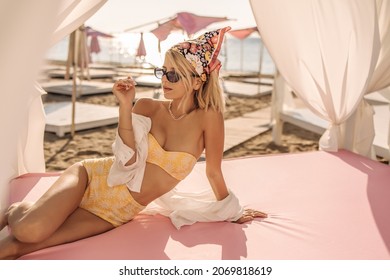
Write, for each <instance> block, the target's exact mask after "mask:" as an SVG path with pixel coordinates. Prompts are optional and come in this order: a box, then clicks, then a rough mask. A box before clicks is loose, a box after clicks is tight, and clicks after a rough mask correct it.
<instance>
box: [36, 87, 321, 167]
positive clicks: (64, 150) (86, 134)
mask: <svg viewBox="0 0 390 280" xmlns="http://www.w3.org/2000/svg"><path fill="white" fill-rule="evenodd" d="M144 90H148V88H146V87H138V88H137V91H144ZM69 100H70V98H69V96H62V95H57V94H46V95H44V96H43V101H44V103H45V102H59V101H69ZM77 101H79V102H86V103H92V104H101V105H107V106H117V105H118V104H117V101H116V99H115V96H114V95H113V94H98V95H92V96H81V97H79V98H78V99H77ZM270 104H271V95H270V94H268V95H264V96H260V97H256V98H247V97H236V96H227V98H226V110H225V113H224V117H225V119H226V120H228V119H231V118H236V117H239V116H241V115H243V114H245V113H248V112H252V111H255V110H259V109H264V108H267V107H269V106H270ZM243 125H245V124H243ZM115 133H116V125H108V126H102V127H98V128H94V129H88V130H83V131H77V132H76V133H75V136H74V137H73V138H72V137H71V136H70V134H66V135H65V136H63V137H58V136H57V135H56V134H54V133H51V132H45V135H44V153H45V162H46V170H47V171H62V170H64V169H66V168H67V167H68V166H69V165H71V164H73V163H75V162H78V161H80V160H82V159H86V158H97V157H106V156H112V148H111V145H112V143H113V141H114V138H115ZM319 138H320V135H318V134H315V133H313V132H310V131H306V130H304V129H301V128H299V127H296V126H294V125H291V124H288V123H286V124H285V125H284V130H283V135H282V144H281V145H276V144H274V143H273V141H272V134H271V130H268V131H266V132H264V133H261V134H259V135H256V136H255V137H253V138H250V139H247V140H246V141H244V142H242V143H241V144H239V145H237V146H235V147H232V148H230V149H229V150H227V151H225V153H224V158H226V159H229V158H235V157H246V156H255V155H267V154H274V153H291V152H305V151H313V150H318V140H319Z"/></svg>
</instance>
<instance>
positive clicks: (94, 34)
mask: <svg viewBox="0 0 390 280" xmlns="http://www.w3.org/2000/svg"><path fill="white" fill-rule="evenodd" d="M85 30H86V33H87V37H91V43H90V46H89V51H90V53H96V54H97V53H100V50H101V49H100V44H99V37H102V38H113V37H114V36H112V35H110V34H107V33H104V32H101V31H98V30H95V29H93V28H92V27H90V26H87V27H85Z"/></svg>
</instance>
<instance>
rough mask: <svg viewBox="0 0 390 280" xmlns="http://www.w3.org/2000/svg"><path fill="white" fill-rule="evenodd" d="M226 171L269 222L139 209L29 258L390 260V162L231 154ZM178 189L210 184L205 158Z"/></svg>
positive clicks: (27, 195) (32, 195)
mask: <svg viewBox="0 0 390 280" xmlns="http://www.w3.org/2000/svg"><path fill="white" fill-rule="evenodd" d="M222 169H223V172H224V174H225V179H226V183H227V185H228V186H229V187H230V188H231V189H232V190H233V191H234V192H235V194H236V195H237V197H238V198H239V200H240V202H241V204H242V205H243V206H245V207H249V208H254V209H259V210H262V211H265V212H267V213H268V214H269V217H268V218H267V219H264V220H260V219H256V220H255V221H253V222H250V223H247V224H235V223H228V222H212V223H195V224H194V225H191V226H184V227H182V228H181V229H180V230H177V229H176V228H175V227H174V226H173V225H172V224H171V222H170V220H169V219H168V218H166V217H163V216H161V215H155V216H148V215H138V216H137V217H135V219H134V220H133V221H131V222H129V223H127V224H125V225H123V226H121V227H118V228H116V229H114V230H111V231H109V232H106V233H103V234H100V235H97V236H94V237H90V238H86V239H83V240H80V241H76V242H72V243H69V244H65V245H60V246H55V247H52V248H47V249H44V250H40V251H37V252H34V253H31V254H28V255H25V256H23V257H21V259H23V260H32V259H44V260H49V259H77V260H80V259H88V260H93V259H102V260H108V259H114V260H169V259H171V260H239V259H243V260H389V259H390V223H389V222H388V213H390V188H389V185H388V182H390V166H388V165H385V164H382V163H379V162H377V161H373V160H371V159H368V158H365V157H362V156H359V155H356V154H353V153H351V152H348V151H343V150H341V151H339V152H336V153H328V152H323V151H315V152H305V153H296V154H278V155H268V156H256V157H248V158H240V159H232V160H224V161H223V163H222ZM58 175H59V173H39V174H26V175H23V176H20V177H18V178H16V179H14V180H13V181H12V182H11V185H10V201H9V202H10V203H12V202H15V201H20V200H28V201H34V200H36V199H37V198H38V197H39V196H40V195H41V194H42V193H43V192H44V191H45V190H46V189H47V188H48V187H49V186H50V185H51V183H53V182H54V180H56V179H57V177H58ZM177 188H178V189H179V190H184V191H202V190H204V189H206V188H209V185H208V182H207V177H206V176H205V163H204V162H198V163H197V164H196V166H195V169H194V171H193V172H192V173H191V174H190V175H189V176H188V177H187V178H186V179H185V180H183V181H182V182H180V184H179V185H178V187H177Z"/></svg>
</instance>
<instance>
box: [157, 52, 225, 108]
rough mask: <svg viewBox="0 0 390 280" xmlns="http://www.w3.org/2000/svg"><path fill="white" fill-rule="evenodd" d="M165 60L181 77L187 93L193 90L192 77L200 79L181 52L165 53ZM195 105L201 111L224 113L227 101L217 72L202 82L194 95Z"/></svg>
mask: <svg viewBox="0 0 390 280" xmlns="http://www.w3.org/2000/svg"><path fill="white" fill-rule="evenodd" d="M165 59H166V60H167V61H169V63H170V64H171V65H172V66H173V68H174V69H175V71H176V72H177V73H178V74H179V75H180V78H181V79H182V81H183V83H184V87H185V89H186V91H189V90H190V88H192V85H193V83H194V79H192V78H191V77H194V76H195V77H199V75H198V74H197V73H196V72H195V69H194V67H192V66H191V64H190V63H189V61H187V59H186V58H185V57H184V56H183V55H182V54H181V53H179V52H176V51H174V50H171V49H170V50H168V51H167V52H166V53H165ZM194 103H195V106H196V108H199V109H204V110H206V111H207V110H208V109H213V110H215V111H218V112H224V110H225V99H224V95H223V91H222V88H221V85H220V82H219V76H218V73H216V71H213V72H211V74H210V75H209V77H208V80H207V81H206V82H202V84H201V86H200V88H199V90H197V91H196V92H195V94H194Z"/></svg>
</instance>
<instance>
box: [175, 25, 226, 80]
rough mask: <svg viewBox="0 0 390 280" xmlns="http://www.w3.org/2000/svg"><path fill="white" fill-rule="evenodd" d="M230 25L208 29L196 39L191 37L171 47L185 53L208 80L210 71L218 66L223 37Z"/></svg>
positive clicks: (200, 74)
mask: <svg viewBox="0 0 390 280" xmlns="http://www.w3.org/2000/svg"><path fill="white" fill-rule="evenodd" d="M229 30H230V27H225V28H221V29H217V30H214V31H208V32H206V33H204V34H203V35H201V36H199V37H198V38H196V39H190V40H187V41H185V42H181V43H179V44H177V45H174V46H173V47H172V48H171V49H172V50H174V51H177V52H179V53H180V54H181V55H183V56H184V57H185V58H186V59H187V61H188V62H189V63H190V64H191V65H192V66H193V67H194V69H195V71H196V73H198V75H199V77H200V78H201V80H202V81H204V82H205V81H207V79H208V76H209V75H210V73H211V72H212V71H213V70H214V69H216V68H218V66H219V65H220V61H219V60H218V59H217V57H218V54H219V52H220V50H221V46H222V42H223V38H224V35H225V33H226V32H228V31H229Z"/></svg>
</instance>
